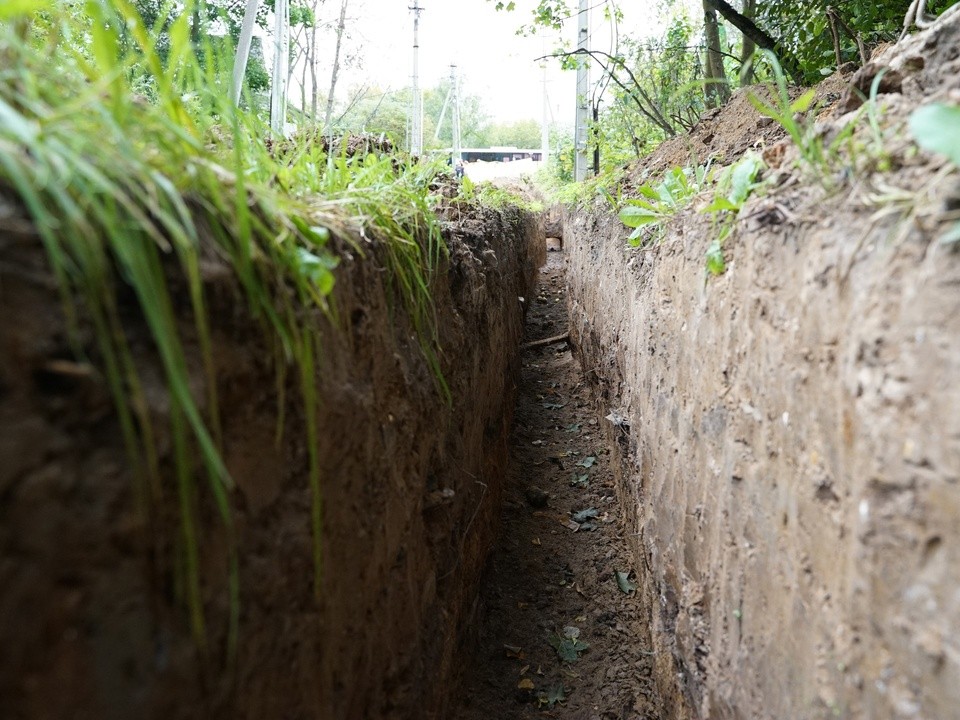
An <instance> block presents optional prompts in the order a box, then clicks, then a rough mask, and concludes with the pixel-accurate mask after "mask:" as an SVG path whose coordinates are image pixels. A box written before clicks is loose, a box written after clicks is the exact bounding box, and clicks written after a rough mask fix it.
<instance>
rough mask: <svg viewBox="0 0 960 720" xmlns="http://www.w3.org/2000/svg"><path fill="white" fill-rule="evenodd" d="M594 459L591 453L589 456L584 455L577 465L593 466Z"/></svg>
mask: <svg viewBox="0 0 960 720" xmlns="http://www.w3.org/2000/svg"><path fill="white" fill-rule="evenodd" d="M596 461H597V459H596V458H595V457H594V456H593V455H590V456H589V457H585V458H584V459H583V460H581V461H580V462H578V463H577V465H579V466H580V467H585V468H589V467H593V464H594V463H595V462H596Z"/></svg>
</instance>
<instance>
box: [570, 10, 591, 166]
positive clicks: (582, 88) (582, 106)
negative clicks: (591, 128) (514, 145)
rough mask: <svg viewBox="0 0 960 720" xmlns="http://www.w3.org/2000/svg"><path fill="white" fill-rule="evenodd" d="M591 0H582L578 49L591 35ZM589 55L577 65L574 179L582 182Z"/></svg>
mask: <svg viewBox="0 0 960 720" xmlns="http://www.w3.org/2000/svg"><path fill="white" fill-rule="evenodd" d="M588 3H589V0H580V12H579V14H578V15H577V21H578V22H577V50H581V51H585V50H587V40H588V39H589V37H590V23H589V12H590V10H589V6H588ZM586 58H587V56H586V55H583V54H581V55H580V57H579V63H578V65H577V120H576V129H575V131H574V146H575V151H576V157H575V160H574V166H573V167H574V175H573V177H574V180H576V181H577V182H582V181H583V180H586V179H587V126H588V125H589V123H590V106H589V105H588V102H589V101H588V96H589V94H590V67H589V66H588V65H587V60H586Z"/></svg>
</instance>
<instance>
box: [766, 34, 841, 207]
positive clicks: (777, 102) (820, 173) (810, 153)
mask: <svg viewBox="0 0 960 720" xmlns="http://www.w3.org/2000/svg"><path fill="white" fill-rule="evenodd" d="M761 52H762V53H763V55H764V56H765V58H766V60H767V62H768V63H769V64H770V67H771V68H772V70H773V77H774V83H773V85H772V86H771V87H770V90H769V92H770V97H771V98H772V99H771V101H770V102H767V101H766V100H763V99H762V98H760V97H758V96H757V95H755V94H754V93H750V94H749V95H748V96H747V98H748V99H749V101H750V103H751V104H752V105H753V106H754V107H755V108H756V109H757V110H758V111H759V112H760V113H761V114H762V115H765V116H766V117H769V118H772V119H773V120H775V121H776V122H777V123H779V124H780V126H781V127H783V129H784V130H786V132H787V135H789V136H790V139H791V140H792V141H793V144H794V145H795V146H796V148H797V151H798V152H799V154H800V166H801V168H803V169H806V170H808V171H810V172H811V173H812V174H813V175H814V177H815V178H816V180H817V181H818V182H819V183H820V184H821V185H822V186H823V187H824V188H826V189H828V190H831V189H833V188H834V187H835V186H836V185H837V180H836V175H837V171H838V170H839V169H840V167H841V166H842V165H843V163H842V160H841V158H840V148H841V147H842V146H843V145H844V143H846V142H847V141H848V140H849V139H850V138H851V136H852V135H853V132H854V130H855V129H856V125H857V120H858V119H859V116H858V118H855V119H854V120H852V121H850V122H848V123H847V124H846V125H845V126H844V127H843V128H842V129H841V130H840V132H838V133H837V134H836V135H835V136H834V137H833V138H832V139H831V140H830V141H829V142H827V141H826V139H825V138H824V136H823V135H821V134H820V132H818V130H817V127H816V124H815V122H814V118H813V117H812V115H811V114H809V113H808V111H809V110H810V109H811V107H812V106H813V101H814V100H815V98H816V90H815V89H814V88H811V89H809V90H807V91H806V92H805V93H803V94H802V95H800V97H798V98H797V99H796V100H791V99H790V92H789V90H788V87H787V77H786V75H785V74H784V72H783V70H782V69H781V67H780V64H779V63H778V62H777V58H776V56H775V55H774V54H773V53H772V52H770V51H769V50H763V51H761Z"/></svg>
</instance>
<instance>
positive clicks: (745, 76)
mask: <svg viewBox="0 0 960 720" xmlns="http://www.w3.org/2000/svg"><path fill="white" fill-rule="evenodd" d="M756 10H757V0H743V16H744V17H746V18H750V19H751V20H753V14H754V13H755V12H756ZM756 49H757V44H756V43H755V42H754V41H753V40H751V39H750V38H748V37H747V36H746V35H744V36H743V47H742V48H740V87H745V86H747V85H750V84H751V83H752V82H753V75H754V73H753V53H754V51H755V50H756Z"/></svg>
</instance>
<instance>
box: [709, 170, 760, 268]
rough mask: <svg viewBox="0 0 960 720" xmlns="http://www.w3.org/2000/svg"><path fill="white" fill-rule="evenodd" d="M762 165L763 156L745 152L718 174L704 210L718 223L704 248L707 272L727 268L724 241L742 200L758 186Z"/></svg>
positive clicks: (744, 200) (741, 206) (742, 202)
mask: <svg viewBox="0 0 960 720" xmlns="http://www.w3.org/2000/svg"><path fill="white" fill-rule="evenodd" d="M764 167H765V165H764V162H763V158H761V157H760V156H759V155H758V154H756V153H754V152H748V153H747V154H745V155H744V156H743V157H742V158H740V160H738V161H737V162H736V163H734V164H733V165H731V166H729V167H727V168H724V170H723V172H721V173H720V176H719V177H718V178H717V183H716V188H715V190H714V197H713V201H712V202H711V203H710V204H709V205H707V207H705V208H704V209H703V212H705V213H708V214H711V215H713V217H714V220H715V227H716V223H719V224H720V228H719V231H718V232H717V236H716V237H715V238H714V240H713V242H711V243H710V247H709V248H707V272H709V273H710V274H711V275H722V274H723V273H724V272H725V271H726V268H727V265H726V262H725V261H724V257H723V243H724V241H725V240H726V239H727V237H729V235H730V233H731V232H732V230H733V226H734V223H735V222H736V218H737V215H738V214H739V212H740V210H741V208H743V204H744V203H745V202H746V201H747V199H748V198H749V197H750V196H751V195H752V194H753V193H754V192H755V191H756V190H757V188H759V187H760V186H761V183H760V182H758V181H757V178H758V176H759V175H760V173H761V172H762V171H763V169H764Z"/></svg>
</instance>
